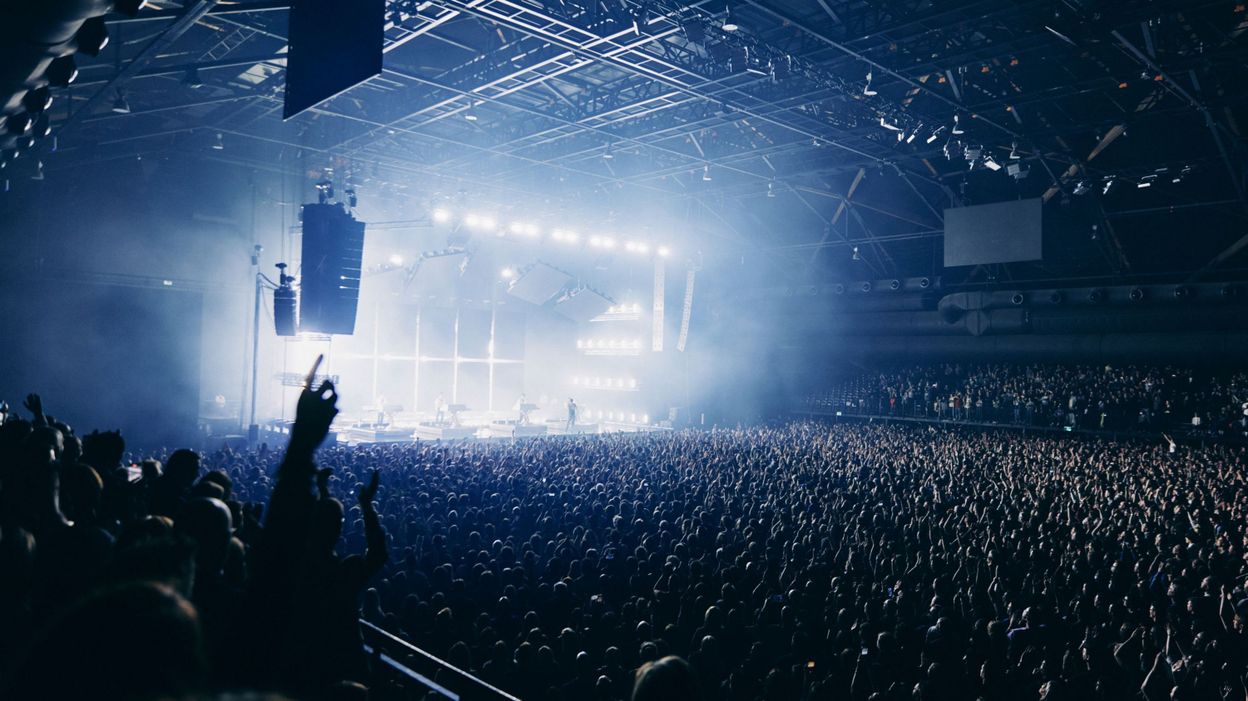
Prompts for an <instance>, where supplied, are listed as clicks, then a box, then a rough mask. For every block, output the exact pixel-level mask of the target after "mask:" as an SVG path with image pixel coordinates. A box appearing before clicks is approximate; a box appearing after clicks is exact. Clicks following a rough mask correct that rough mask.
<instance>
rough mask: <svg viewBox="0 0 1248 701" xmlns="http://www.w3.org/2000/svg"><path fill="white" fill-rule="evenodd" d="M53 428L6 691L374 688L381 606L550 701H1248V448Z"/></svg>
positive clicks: (436, 649) (19, 529) (503, 680)
mask: <svg viewBox="0 0 1248 701" xmlns="http://www.w3.org/2000/svg"><path fill="white" fill-rule="evenodd" d="M28 409H29V413H30V414H31V415H32V418H30V419H27V418H25V417H18V416H10V417H8V419H7V420H6V421H5V422H4V425H3V426H2V427H0V456H3V461H4V462H3V465H2V466H0V527H2V530H0V587H2V588H3V589H2V591H0V606H2V608H0V617H2V618H0V635H2V636H3V641H2V643H0V645H3V648H2V649H0V660H3V661H5V662H6V663H10V664H8V665H7V667H6V671H5V672H4V673H3V674H4V676H3V677H0V689H3V691H0V696H2V697H3V698H23V699H24V698H31V699H36V698H37V699H49V698H132V699H155V698H162V699H163V698H173V699H178V698H198V697H195V696H193V695H195V694H204V693H215V692H216V691H218V690H221V689H263V690H277V691H281V692H283V693H285V694H288V695H290V696H291V697H293V698H312V699H316V698H367V694H368V693H369V692H368V690H367V689H366V688H365V686H362V685H368V684H369V683H370V675H369V670H368V666H369V660H368V659H367V658H365V657H364V655H363V654H362V652H361V647H360V633H359V630H358V625H357V623H356V621H357V617H359V618H363V619H365V620H367V621H370V622H372V623H374V624H376V625H378V626H380V627H382V628H384V629H386V630H388V631H390V632H392V633H394V634H396V635H398V636H400V637H402V638H405V639H407V640H409V641H411V642H412V643H413V644H415V645H417V646H419V647H421V648H423V649H425V650H427V651H429V652H431V653H433V654H435V655H437V656H439V657H442V658H444V659H445V660H447V661H449V662H450V663H452V664H454V665H455V666H457V667H459V668H461V669H464V670H467V671H469V672H471V673H473V674H475V675H478V676H479V677H481V678H483V679H484V680H486V681H488V682H490V683H492V684H494V685H496V686H498V687H500V688H502V689H504V690H507V691H509V692H511V693H513V694H515V695H517V696H519V697H520V698H521V699H524V700H525V701H530V700H538V699H543V700H545V699H550V700H553V701H559V700H567V701H572V700H576V701H582V700H600V701H615V700H617V699H628V698H630V697H631V698H632V699H635V700H636V701H648V700H649V699H680V700H681V701H697V699H699V698H701V699H706V700H707V701H720V700H722V701H781V700H784V701H793V700H804V699H850V700H854V701H881V700H900V699H918V700H923V701H927V700H936V701H946V700H947V701H954V700H962V699H984V701H993V700H1009V701H1014V700H1015V699H1044V700H1045V701H1062V700H1064V699H1078V700H1082V699H1089V700H1092V699H1108V700H1114V699H1136V698H1138V697H1141V696H1142V697H1143V698H1144V699H1146V701H1162V700H1163V699H1172V700H1179V699H1183V700H1188V699H1194V700H1200V701H1203V700H1206V699H1208V700H1210V701H1212V700H1215V699H1217V700H1219V701H1221V700H1225V699H1248V633H1246V631H1245V616H1248V588H1246V584H1248V581H1246V580H1248V531H1245V529H1244V524H1245V518H1248V482H1246V479H1245V459H1246V457H1248V455H1246V454H1245V452H1244V450H1243V449H1240V448H1230V447H1225V446H1211V447H1207V448H1202V449H1199V450H1180V451H1178V452H1170V451H1169V450H1167V449H1166V448H1165V446H1164V445H1159V444H1155V443H1143V442H1113V441H1109V440H1104V439H1091V438H1081V437H1074V436H1060V437H1053V438H1048V437H1035V436H1022V435H1019V434H1016V433H1011V432H1005V431H982V430H972V429H970V428H966V427H960V426H956V425H952V426H950V425H943V426H939V427H937V426H897V425H890V426H884V425H853V426H851V425H826V424H821V423H817V422H794V423H785V424H779V425H774V426H765V427H754V428H739V429H735V430H714V431H697V432H695V431H687V432H674V433H655V434H616V435H608V436H598V437H558V438H554V437H552V438H541V439H531V440H526V441H519V442H504V443H496V442H489V443H487V442H474V443H438V442H433V443H428V442H425V443H419V444H414V445H390V446H373V447H346V446H340V445H333V446H326V447H324V448H322V449H321V450H320V451H319V452H315V450H316V446H317V445H319V443H320V442H321V440H322V439H323V438H324V436H325V432H326V431H327V430H328V427H329V421H330V420H332V418H333V414H334V412H335V409H334V395H333V392H332V387H330V388H322V391H312V390H308V391H305V392H304V394H303V396H302V397H301V399H300V406H299V409H298V412H297V421H296V426H295V429H294V432H293V434H292V437H291V445H290V446H289V448H288V449H287V450H286V451H285V452H274V451H268V450H265V449H261V450H258V451H251V452H234V451H228V450H223V451H220V452H215V453H211V454H208V455H204V456H199V455H197V454H195V453H192V452H190V451H176V452H174V453H172V454H170V455H168V456H162V457H161V458H160V459H159V460H154V459H148V460H143V461H140V462H139V463H138V464H137V465H134V466H131V465H130V464H129V463H130V461H129V460H127V459H124V458H125V451H124V444H123V442H122V440H121V438H120V437H119V436H117V435H116V434H112V433H92V434H89V435H86V436H82V437H81V439H80V438H79V437H76V436H75V434H74V433H73V432H72V431H71V430H70V429H69V427H67V426H64V425H63V424H60V423H58V422H57V421H55V420H54V419H50V418H48V417H46V416H45V415H44V413H43V408H42V406H41V404H40V402H39V400H38V398H36V397H32V398H31V399H30V400H29V401H28ZM314 452H315V462H314V461H313V455H314ZM339 499H341V501H339ZM339 553H349V554H348V555H346V556H345V557H344V556H343V555H340V554H339ZM686 661H687V662H686ZM635 670H637V671H635Z"/></svg>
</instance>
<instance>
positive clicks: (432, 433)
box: [415, 422, 480, 441]
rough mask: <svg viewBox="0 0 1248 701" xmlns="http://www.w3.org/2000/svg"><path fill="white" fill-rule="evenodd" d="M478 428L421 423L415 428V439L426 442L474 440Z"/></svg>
mask: <svg viewBox="0 0 1248 701" xmlns="http://www.w3.org/2000/svg"><path fill="white" fill-rule="evenodd" d="M479 429H480V427H479V426H451V425H450V424H438V423H433V422H426V423H421V424H420V425H418V426H417V427H416V432H415V435H416V438H419V439H420V440H428V441H457V440H463V439H465V438H476V437H477V431H478V430H479Z"/></svg>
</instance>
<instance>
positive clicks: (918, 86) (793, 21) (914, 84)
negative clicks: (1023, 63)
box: [746, 0, 1019, 138]
mask: <svg viewBox="0 0 1248 701" xmlns="http://www.w3.org/2000/svg"><path fill="white" fill-rule="evenodd" d="M746 2H748V3H749V4H750V5H751V6H753V7H756V8H758V9H759V10H760V11H762V12H763V13H765V14H767V15H770V16H771V17H773V18H775V19H777V20H780V21H781V22H785V23H787V24H789V25H791V26H793V27H794V28H795V29H797V30H799V31H802V32H805V33H806V34H809V35H810V36H811V37H813V38H815V39H818V40H819V41H821V42H823V43H825V44H827V45H828V46H830V47H832V48H834V49H836V50H838V51H841V52H842V53H844V54H846V55H848V56H851V57H853V58H855V59H857V60H859V61H862V62H863V63H865V64H867V65H869V66H871V67H872V68H873V69H875V70H879V71H882V72H883V73H885V74H887V75H890V76H892V77H893V78H895V79H897V80H899V81H901V82H903V83H905V84H906V85H908V86H910V87H911V88H912V89H915V90H919V91H921V92H923V93H926V94H927V95H929V96H931V97H933V98H935V99H936V100H938V101H940V102H943V103H944V104H946V105H948V106H949V107H951V108H953V109H954V110H955V111H962V110H964V109H965V108H964V107H962V105H960V104H958V103H957V102H955V101H953V100H950V99H949V98H947V97H945V96H944V95H942V94H940V93H939V92H937V91H935V90H933V89H931V88H929V87H927V86H926V85H924V84H922V83H920V82H918V81H915V80H912V79H910V78H909V77H907V76H905V75H902V74H901V73H898V72H897V71H895V70H893V69H891V68H889V67H888V66H885V65H884V64H882V63H880V62H878V61H875V60H873V59H871V58H868V57H867V56H866V55H864V54H862V53H859V52H857V51H855V50H853V49H851V48H850V47H848V46H846V45H845V44H842V43H841V42H838V41H836V40H835V39H833V38H831V37H829V36H827V35H825V34H822V33H820V32H817V31H815V30H814V29H811V28H810V27H808V26H806V25H805V24H803V23H802V22H801V21H800V20H799V19H797V18H796V17H793V16H792V15H790V14H788V13H786V12H782V11H780V10H776V9H774V8H771V7H767V6H766V5H763V4H762V3H761V2H759V0H746ZM978 121H980V122H982V123H983V124H987V125H989V126H991V127H993V128H995V129H997V130H998V131H1001V132H1002V133H1004V134H1006V135H1007V136H1010V137H1013V138H1018V137H1019V134H1018V133H1017V132H1015V131H1014V130H1013V129H1010V128H1009V127H1007V126H1005V125H1003V124H1000V123H998V122H996V121H994V120H992V119H989V118H987V117H984V116H983V115H980V116H979V120H978Z"/></svg>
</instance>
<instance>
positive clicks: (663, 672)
mask: <svg viewBox="0 0 1248 701" xmlns="http://www.w3.org/2000/svg"><path fill="white" fill-rule="evenodd" d="M700 698H702V695H701V693H699V692H698V683H697V679H696V678H695V677H694V674H693V669H692V668H691V667H690V666H689V663H688V662H685V661H684V660H682V659H681V658H679V657H676V656H674V655H668V656H667V657H664V658H663V659H661V660H659V661H658V662H647V663H645V664H643V665H642V666H640V667H638V668H637V676H636V677H635V678H634V680H633V696H632V701H697V699H700Z"/></svg>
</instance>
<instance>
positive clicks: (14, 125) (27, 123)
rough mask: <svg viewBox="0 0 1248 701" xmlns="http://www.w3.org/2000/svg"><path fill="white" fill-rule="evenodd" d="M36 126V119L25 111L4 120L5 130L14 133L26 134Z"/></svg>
mask: <svg viewBox="0 0 1248 701" xmlns="http://www.w3.org/2000/svg"><path fill="white" fill-rule="evenodd" d="M32 126H34V120H32V119H31V118H30V115H29V114H27V113H25V112H19V113H17V114H15V115H12V116H10V117H9V118H8V119H6V120H4V130H5V131H7V132H9V133H10V134H14V135H21V134H25V133H26V132H28V131H30V129H31V127H32Z"/></svg>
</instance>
